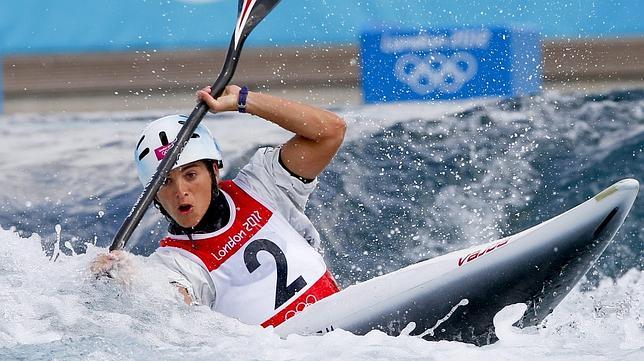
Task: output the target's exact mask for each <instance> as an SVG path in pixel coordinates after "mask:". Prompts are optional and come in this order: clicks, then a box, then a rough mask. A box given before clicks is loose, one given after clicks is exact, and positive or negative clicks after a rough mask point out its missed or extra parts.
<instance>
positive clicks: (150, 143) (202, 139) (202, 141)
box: [134, 115, 223, 186]
mask: <svg viewBox="0 0 644 361" xmlns="http://www.w3.org/2000/svg"><path fill="white" fill-rule="evenodd" d="M187 119H188V117H187V116H185V115H170V116H167V117H163V118H160V119H157V120H155V121H153V122H152V123H150V124H148V126H147V127H146V128H145V129H143V133H141V139H140V140H139V142H138V143H137V144H136V148H135V149H134V162H135V163H136V170H137V173H138V174H139V180H140V181H141V183H142V184H143V185H144V186H145V185H146V184H148V182H149V181H150V179H152V175H154V172H156V170H157V167H158V166H159V163H161V160H162V159H163V158H164V157H165V155H166V153H167V152H168V150H169V149H170V148H172V146H173V145H174V143H170V142H173V141H174V140H175V139H176V138H177V134H179V130H181V127H182V126H183V124H185V122H186V120H187ZM201 159H212V160H214V161H216V162H217V165H218V167H219V168H221V167H223V162H222V156H221V149H220V148H219V144H217V140H215V138H214V137H213V136H212V134H211V133H210V130H208V128H206V126H205V125H203V124H199V125H198V126H197V129H195V131H194V133H193V134H192V136H191V137H190V140H189V141H188V144H186V146H185V147H184V148H183V151H182V152H181V155H180V156H179V159H178V160H177V163H176V164H175V165H174V167H172V169H175V168H177V167H180V166H182V165H185V164H188V163H192V162H195V161H198V160H201Z"/></svg>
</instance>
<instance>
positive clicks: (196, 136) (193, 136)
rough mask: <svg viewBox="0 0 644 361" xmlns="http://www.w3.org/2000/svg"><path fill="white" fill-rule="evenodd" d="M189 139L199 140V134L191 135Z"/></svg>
mask: <svg viewBox="0 0 644 361" xmlns="http://www.w3.org/2000/svg"><path fill="white" fill-rule="evenodd" d="M190 138H199V134H197V133H193V134H192V136H191V137H190Z"/></svg>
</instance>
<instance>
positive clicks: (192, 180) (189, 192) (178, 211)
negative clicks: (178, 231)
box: [157, 161, 212, 228]
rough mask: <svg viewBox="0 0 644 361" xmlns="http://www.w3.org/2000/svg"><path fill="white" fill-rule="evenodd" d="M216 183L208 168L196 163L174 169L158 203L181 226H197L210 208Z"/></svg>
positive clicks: (202, 163) (162, 187) (203, 164)
mask: <svg viewBox="0 0 644 361" xmlns="http://www.w3.org/2000/svg"><path fill="white" fill-rule="evenodd" d="M211 182H212V180H211V178H210V172H208V168H206V164H205V163H204V162H202V161H196V162H192V163H189V164H186V165H185V166H182V167H179V168H176V169H173V170H172V171H171V172H170V174H168V177H167V178H166V181H165V183H164V184H163V186H161V189H159V192H157V199H158V200H159V203H161V205H162V206H163V208H164V209H165V210H166V211H167V212H168V214H169V215H170V217H172V219H174V221H175V222H177V223H178V224H179V225H180V226H182V227H184V228H190V227H194V226H196V225H197V224H198V223H199V221H201V219H202V218H203V216H204V215H205V214H206V211H207V210H208V207H209V206H210V198H211V195H212V183H211Z"/></svg>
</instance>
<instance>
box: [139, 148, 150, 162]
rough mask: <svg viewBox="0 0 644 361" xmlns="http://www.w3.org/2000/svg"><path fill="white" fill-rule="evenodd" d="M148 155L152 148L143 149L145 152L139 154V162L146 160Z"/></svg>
mask: <svg viewBox="0 0 644 361" xmlns="http://www.w3.org/2000/svg"><path fill="white" fill-rule="evenodd" d="M148 153H150V148H145V149H143V151H142V152H141V154H139V160H141V159H143V158H145V156H146V155H148Z"/></svg>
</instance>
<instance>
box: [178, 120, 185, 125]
mask: <svg viewBox="0 0 644 361" xmlns="http://www.w3.org/2000/svg"><path fill="white" fill-rule="evenodd" d="M177 123H179V124H181V125H183V124H186V121H185V120H180V121H178V122H177Z"/></svg>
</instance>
